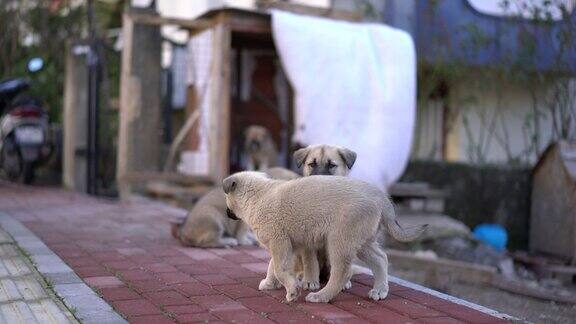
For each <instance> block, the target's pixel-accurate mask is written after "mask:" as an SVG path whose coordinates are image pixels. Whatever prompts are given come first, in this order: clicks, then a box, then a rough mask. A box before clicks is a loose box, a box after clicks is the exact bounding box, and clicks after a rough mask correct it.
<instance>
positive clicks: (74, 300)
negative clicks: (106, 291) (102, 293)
mask: <svg viewBox="0 0 576 324" xmlns="http://www.w3.org/2000/svg"><path fill="white" fill-rule="evenodd" d="M63 300H64V304H66V306H68V307H69V308H75V309H76V311H77V314H88V313H90V314H92V313H94V314H96V313H101V312H110V311H112V307H110V305H108V304H107V303H106V302H105V301H104V300H102V298H100V297H99V296H98V295H96V294H91V295H77V296H68V297H63Z"/></svg>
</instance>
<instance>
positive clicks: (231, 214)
mask: <svg viewBox="0 0 576 324" xmlns="http://www.w3.org/2000/svg"><path fill="white" fill-rule="evenodd" d="M226 216H228V218H230V219H233V220H240V218H238V216H236V214H234V212H233V211H231V210H230V208H226Z"/></svg>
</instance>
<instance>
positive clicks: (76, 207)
mask: <svg viewBox="0 0 576 324" xmlns="http://www.w3.org/2000/svg"><path fill="white" fill-rule="evenodd" d="M0 212H4V213H6V214H9V215H11V216H12V217H14V218H16V219H18V220H20V221H21V222H22V223H23V224H24V225H25V226H26V227H28V228H29V229H30V230H32V231H33V232H34V233H36V235H38V236H39V237H40V238H41V239H42V240H43V241H44V242H45V243H46V244H47V245H48V246H49V247H50V248H51V249H52V250H53V251H54V252H55V253H57V254H58V255H59V256H60V257H61V258H62V259H63V260H64V261H65V262H66V263H67V264H68V265H69V266H70V267H72V268H73V269H74V271H75V272H76V273H77V274H78V276H80V277H81V278H82V279H83V280H84V281H85V282H86V283H87V284H88V285H89V286H91V287H92V288H93V289H95V290H96V291H98V292H99V293H100V294H101V295H102V296H103V298H104V299H105V300H106V301H107V302H109V303H110V304H111V305H112V306H113V307H114V309H116V310H117V311H118V312H119V313H121V314H122V315H124V316H125V317H127V318H128V320H129V321H130V322H133V323H172V322H174V321H176V322H182V323H189V322H198V321H200V322H205V321H210V322H212V321H214V322H228V323H230V322H235V323H274V322H278V323H320V322H330V323H368V322H377V323H404V322H406V323H407V322H412V323H418V322H421V323H462V322H475V323H496V322H502V320H499V319H498V318H495V317H492V316H489V315H487V314H484V313H481V312H478V311H476V310H473V309H470V308H467V307H464V306H461V305H457V304H454V303H451V302H448V301H445V300H443V299H440V298H437V297H434V296H432V295H428V294H426V293H422V292H419V291H416V290H413V289H410V288H407V287H403V286H400V285H396V284H393V283H392V284H391V287H390V288H391V289H390V295H389V296H388V298H386V299H385V300H384V301H379V302H373V301H371V300H369V299H368V298H367V297H366V295H367V292H368V290H369V286H370V285H371V283H372V278H371V277H369V276H356V277H355V278H354V279H353V288H352V289H351V290H349V291H348V292H345V293H341V294H340V295H338V296H337V297H336V298H335V299H334V300H333V301H332V302H331V303H330V304H312V303H305V302H303V296H301V297H300V301H299V302H297V303H293V304H285V303H283V302H282V301H283V298H284V294H285V292H284V290H283V289H281V290H276V291H270V292H260V291H258V289H257V287H258V283H259V282H260V280H261V279H262V278H264V273H265V270H266V267H267V262H268V254H267V253H266V252H265V251H264V250H262V249H259V248H256V247H251V248H236V249H204V250H202V249H195V248H183V247H180V246H179V245H178V243H177V242H176V241H175V240H174V239H172V237H171V236H170V228H169V220H170V217H171V216H173V215H175V214H177V213H178V212H179V211H178V210H175V209H171V208H168V207H164V206H162V205H159V204H152V203H146V202H142V203H132V204H118V203H114V202H108V201H105V200H98V199H94V198H90V197H86V196H83V195H80V194H75V193H71V192H67V191H64V190H59V189H49V188H31V187H24V186H17V185H13V184H8V183H6V182H0Z"/></svg>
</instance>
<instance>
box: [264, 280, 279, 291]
mask: <svg viewBox="0 0 576 324" xmlns="http://www.w3.org/2000/svg"><path fill="white" fill-rule="evenodd" d="M280 286H281V285H280V282H278V281H274V280H268V279H263V280H262V281H260V284H259V285H258V290H274V289H278V288H280Z"/></svg>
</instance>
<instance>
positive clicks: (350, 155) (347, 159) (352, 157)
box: [338, 148, 356, 170]
mask: <svg viewBox="0 0 576 324" xmlns="http://www.w3.org/2000/svg"><path fill="white" fill-rule="evenodd" d="M338 154H340V157H341V158H342V160H344V163H346V166H347V167H348V169H349V170H350V169H352V166H354V162H356V152H354V151H352V150H349V149H347V148H340V149H338Z"/></svg>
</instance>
